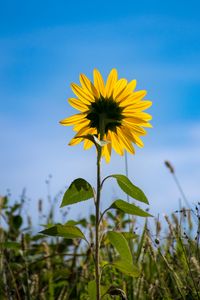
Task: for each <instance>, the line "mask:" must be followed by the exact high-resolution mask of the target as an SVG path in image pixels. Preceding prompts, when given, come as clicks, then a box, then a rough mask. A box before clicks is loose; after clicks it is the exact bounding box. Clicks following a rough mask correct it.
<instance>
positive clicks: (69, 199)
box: [61, 178, 94, 207]
mask: <svg viewBox="0 0 200 300" xmlns="http://www.w3.org/2000/svg"><path fill="white" fill-rule="evenodd" d="M93 197H94V194H93V189H92V187H91V185H90V184H89V183H88V182H87V181H86V180H85V179H83V178H77V179H75V180H74V181H73V182H72V183H71V185H70V187H69V188H68V189H67V191H66V192H65V194H64V197H63V200H62V203H61V207H64V206H67V205H70V204H74V203H78V202H81V201H86V200H89V199H90V198H93Z"/></svg>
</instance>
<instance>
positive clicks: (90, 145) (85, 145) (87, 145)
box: [83, 139, 94, 150]
mask: <svg viewBox="0 0 200 300" xmlns="http://www.w3.org/2000/svg"><path fill="white" fill-rule="evenodd" d="M93 145H94V144H93V142H92V141H90V140H86V139H85V141H84V145H83V148H84V150H88V149H90V148H91V147H92V146H93Z"/></svg>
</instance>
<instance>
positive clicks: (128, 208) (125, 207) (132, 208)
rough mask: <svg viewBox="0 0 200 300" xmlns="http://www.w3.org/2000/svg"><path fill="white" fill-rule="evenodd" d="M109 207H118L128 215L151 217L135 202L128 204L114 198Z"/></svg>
mask: <svg viewBox="0 0 200 300" xmlns="http://www.w3.org/2000/svg"><path fill="white" fill-rule="evenodd" d="M110 208H114V209H119V210H121V211H123V212H125V213H127V214H129V215H134V216H140V217H152V215H150V214H149V213H148V212H146V211H144V210H143V209H141V208H140V207H138V206H136V205H135V204H130V203H128V202H126V201H124V200H120V199H119V200H116V201H114V202H113V203H112V204H111V206H110Z"/></svg>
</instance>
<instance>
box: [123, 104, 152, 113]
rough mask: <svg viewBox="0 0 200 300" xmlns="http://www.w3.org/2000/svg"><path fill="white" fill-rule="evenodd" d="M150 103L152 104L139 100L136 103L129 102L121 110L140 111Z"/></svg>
mask: <svg viewBox="0 0 200 300" xmlns="http://www.w3.org/2000/svg"><path fill="white" fill-rule="evenodd" d="M151 105H152V102H151V101H139V102H137V103H134V104H130V105H128V106H126V107H125V108H124V109H123V112H126V111H128V110H133V111H142V110H145V109H147V108H149V107H151Z"/></svg>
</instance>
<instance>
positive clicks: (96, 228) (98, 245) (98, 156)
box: [95, 147, 102, 300]
mask: <svg viewBox="0 0 200 300" xmlns="http://www.w3.org/2000/svg"><path fill="white" fill-rule="evenodd" d="M101 154H102V149H101V147H98V155H97V195H96V203H95V205H96V222H95V236H96V241H95V274H96V299H97V300H100V298H101V292H100V266H99V248H100V243H99V220H100V198H101V168H100V164H101Z"/></svg>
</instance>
